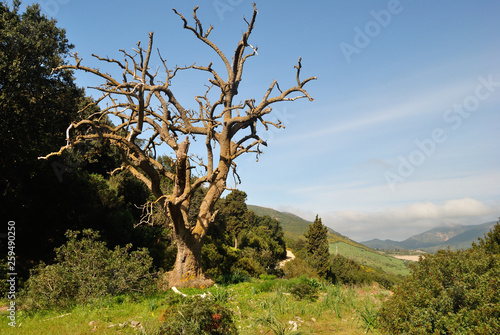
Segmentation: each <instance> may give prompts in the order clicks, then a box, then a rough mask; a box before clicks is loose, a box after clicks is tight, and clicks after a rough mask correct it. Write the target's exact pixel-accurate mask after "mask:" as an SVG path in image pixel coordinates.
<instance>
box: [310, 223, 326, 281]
mask: <svg viewBox="0 0 500 335" xmlns="http://www.w3.org/2000/svg"><path fill="white" fill-rule="evenodd" d="M327 233H328V229H327V228H326V227H325V226H324V225H323V223H322V222H321V218H319V217H318V215H316V219H315V220H314V222H313V223H311V224H310V225H309V228H308V229H307V233H306V234H305V237H306V249H307V254H308V262H309V265H310V266H311V267H313V268H314V269H315V270H316V272H317V273H318V275H319V276H320V277H322V278H325V277H326V276H327V275H328V272H329V270H330V264H329V261H328V258H329V256H330V253H329V251H328V236H327Z"/></svg>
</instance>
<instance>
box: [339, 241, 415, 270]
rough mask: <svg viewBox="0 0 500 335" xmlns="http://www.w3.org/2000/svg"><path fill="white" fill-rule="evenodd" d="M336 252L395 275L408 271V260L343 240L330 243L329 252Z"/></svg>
mask: <svg viewBox="0 0 500 335" xmlns="http://www.w3.org/2000/svg"><path fill="white" fill-rule="evenodd" d="M336 252H338V254H339V255H342V256H344V257H347V258H350V259H353V260H355V261H357V262H358V263H360V264H361V265H365V266H369V267H372V268H378V269H382V270H384V271H386V272H391V273H393V274H396V275H407V274H409V273H410V270H409V268H408V261H404V260H401V259H397V258H394V257H391V256H387V255H383V254H380V253H378V252H376V251H373V250H370V249H368V248H365V249H363V248H359V247H357V246H354V245H351V244H347V243H344V242H337V243H330V253H331V254H335V253H336Z"/></svg>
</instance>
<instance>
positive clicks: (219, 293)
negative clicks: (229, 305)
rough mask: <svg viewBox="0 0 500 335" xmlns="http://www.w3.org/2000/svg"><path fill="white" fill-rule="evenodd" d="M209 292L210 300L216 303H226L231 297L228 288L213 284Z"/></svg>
mask: <svg viewBox="0 0 500 335" xmlns="http://www.w3.org/2000/svg"><path fill="white" fill-rule="evenodd" d="M209 292H210V294H211V295H212V300H213V301H215V302H216V303H218V304H224V303H226V302H227V301H228V300H229V298H230V297H231V293H230V292H229V290H228V289H226V288H224V287H217V286H215V287H213V288H211V289H210V291H209Z"/></svg>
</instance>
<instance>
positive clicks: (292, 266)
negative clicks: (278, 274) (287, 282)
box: [283, 258, 318, 279]
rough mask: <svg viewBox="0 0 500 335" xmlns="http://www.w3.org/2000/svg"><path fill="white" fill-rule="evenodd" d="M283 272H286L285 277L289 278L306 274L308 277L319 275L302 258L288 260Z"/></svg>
mask: <svg viewBox="0 0 500 335" xmlns="http://www.w3.org/2000/svg"><path fill="white" fill-rule="evenodd" d="M283 272H284V274H285V278H288V279H291V278H298V277H300V276H302V275H306V276H308V277H317V276H318V275H317V273H316V271H315V270H314V269H313V268H312V267H310V266H309V265H308V264H307V262H306V261H305V260H303V259H301V258H294V259H292V260H291V261H288V262H286V263H285V266H284V267H283Z"/></svg>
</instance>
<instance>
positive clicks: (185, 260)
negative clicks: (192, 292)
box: [160, 238, 214, 290]
mask: <svg viewBox="0 0 500 335" xmlns="http://www.w3.org/2000/svg"><path fill="white" fill-rule="evenodd" d="M201 246H202V243H200V242H198V241H194V240H189V243H186V241H184V240H182V239H180V238H179V239H178V240H177V257H176V260H175V266H174V269H173V270H172V271H170V272H167V273H165V274H164V275H163V278H162V279H161V280H160V288H161V289H163V290H167V289H170V288H171V287H177V288H181V287H197V288H205V287H210V286H212V285H213V284H214V282H213V281H212V280H211V279H209V278H207V277H205V275H204V273H203V271H202V268H201Z"/></svg>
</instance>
